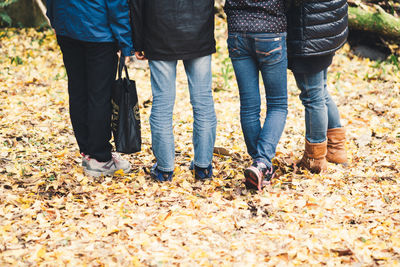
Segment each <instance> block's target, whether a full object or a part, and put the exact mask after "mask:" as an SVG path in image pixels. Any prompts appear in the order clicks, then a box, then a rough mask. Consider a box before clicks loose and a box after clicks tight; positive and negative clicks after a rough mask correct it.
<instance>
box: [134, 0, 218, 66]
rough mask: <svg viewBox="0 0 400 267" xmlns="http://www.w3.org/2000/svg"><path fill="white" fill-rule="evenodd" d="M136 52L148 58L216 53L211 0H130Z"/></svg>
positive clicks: (157, 58)
mask: <svg viewBox="0 0 400 267" xmlns="http://www.w3.org/2000/svg"><path fill="white" fill-rule="evenodd" d="M130 6H131V14H132V27H133V41H134V44H135V50H136V51H144V52H145V54H146V57H147V58H148V59H150V60H180V59H192V58H197V57H202V56H206V55H210V54H212V53H214V52H215V38H214V0H130Z"/></svg>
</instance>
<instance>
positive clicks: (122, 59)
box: [118, 56, 130, 84]
mask: <svg viewBox="0 0 400 267" xmlns="http://www.w3.org/2000/svg"><path fill="white" fill-rule="evenodd" d="M122 69H124V70H125V77H126V79H127V80H128V84H129V83H130V79H129V73H128V67H127V66H126V64H125V57H122V56H121V57H120V58H119V64H118V80H120V79H121V78H122Z"/></svg>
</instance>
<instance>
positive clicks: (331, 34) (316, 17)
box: [287, 0, 348, 57]
mask: <svg viewBox="0 0 400 267" xmlns="http://www.w3.org/2000/svg"><path fill="white" fill-rule="evenodd" d="M288 1H289V6H290V7H289V10H288V16H287V17H288V54H289V57H304V56H322V55H328V54H332V53H334V52H335V51H336V50H338V49H339V48H340V47H342V46H343V44H344V43H345V42H346V39H347V35H348V26H347V21H348V15H347V10H348V6H347V0H319V1H318V0H288Z"/></svg>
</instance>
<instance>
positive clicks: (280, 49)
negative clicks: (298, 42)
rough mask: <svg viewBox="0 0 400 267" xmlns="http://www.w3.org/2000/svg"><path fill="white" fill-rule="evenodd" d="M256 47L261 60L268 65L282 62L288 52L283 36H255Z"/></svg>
mask: <svg viewBox="0 0 400 267" xmlns="http://www.w3.org/2000/svg"><path fill="white" fill-rule="evenodd" d="M255 47H256V53H257V57H258V59H259V61H260V62H262V63H264V64H268V65H272V64H275V63H277V62H280V61H281V60H282V58H283V55H284V53H285V52H286V46H285V39H284V38H283V37H271V38H255Z"/></svg>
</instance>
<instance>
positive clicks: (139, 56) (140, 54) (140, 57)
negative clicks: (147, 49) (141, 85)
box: [135, 51, 147, 60]
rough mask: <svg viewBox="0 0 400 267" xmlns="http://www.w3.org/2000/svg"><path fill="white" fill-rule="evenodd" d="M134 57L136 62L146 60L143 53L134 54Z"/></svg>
mask: <svg viewBox="0 0 400 267" xmlns="http://www.w3.org/2000/svg"><path fill="white" fill-rule="evenodd" d="M135 56H136V58H137V59H138V60H146V59H147V58H146V56H145V54H144V52H143V51H140V52H135Z"/></svg>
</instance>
